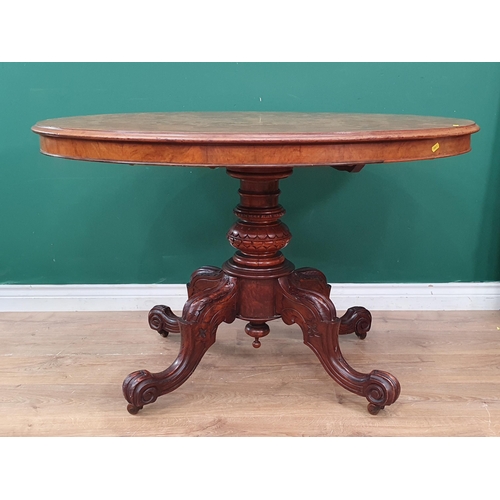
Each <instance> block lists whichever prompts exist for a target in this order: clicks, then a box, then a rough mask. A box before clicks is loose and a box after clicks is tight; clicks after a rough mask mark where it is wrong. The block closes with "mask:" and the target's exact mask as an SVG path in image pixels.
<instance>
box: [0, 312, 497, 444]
mask: <svg viewBox="0 0 500 500" xmlns="http://www.w3.org/2000/svg"><path fill="white" fill-rule="evenodd" d="M176 312H177V313H178V314H180V311H176ZM372 314H373V327H372V330H371V331H370V332H369V333H368V337H367V339H366V340H365V341H359V339H358V338H357V337H356V336H354V335H353V336H343V337H342V338H341V345H342V349H343V351H344V354H345V355H346V356H347V357H348V358H349V360H350V362H351V363H352V364H353V366H355V367H356V368H357V369H359V370H361V371H364V370H369V369H370V367H371V366H372V365H373V364H374V362H375V361H376V362H377V363H380V364H382V365H383V366H384V367H385V368H387V369H388V370H390V371H391V372H393V373H397V374H398V378H399V379H400V380H401V383H402V386H403V389H404V390H403V392H402V393H401V396H400V398H399V399H398V402H397V404H394V405H392V406H389V407H388V408H387V409H386V410H385V411H384V412H380V413H379V415H378V416H377V417H373V416H371V415H370V414H368V413H367V412H366V410H365V405H364V403H363V401H362V400H361V399H360V398H359V397H358V396H356V395H355V394H352V393H351V392H349V391H347V390H345V389H343V388H342V387H340V386H338V385H337V384H332V382H331V379H330V377H329V376H328V375H327V374H326V373H325V371H324V370H323V368H322V367H321V365H320V364H319V363H318V361H317V358H316V356H315V355H314V353H313V352H312V351H310V350H309V349H306V348H304V345H303V344H302V333H301V331H300V329H299V328H298V327H297V326H287V325H285V324H283V323H282V322H281V321H273V322H272V323H271V324H270V326H271V330H272V333H271V334H270V335H269V336H268V337H266V339H265V348H260V349H254V348H253V347H252V345H251V343H250V342H249V341H248V336H247V334H246V333H245V331H244V325H245V323H246V322H244V321H241V320H236V321H235V322H234V323H232V324H231V325H227V324H224V323H223V324H222V325H221V326H220V327H219V330H218V339H217V342H216V344H215V345H214V346H213V347H212V348H211V349H210V350H209V351H208V353H207V354H206V356H205V357H204V359H203V360H202V362H201V363H200V365H199V366H198V369H197V370H196V371H195V373H194V374H193V376H192V377H191V379H190V380H189V381H188V382H187V383H186V384H184V385H183V386H182V387H181V388H179V390H177V391H174V392H172V393H171V394H170V395H169V396H167V397H164V398H160V399H159V400H158V402H157V403H156V404H155V405H152V406H151V407H150V408H148V411H147V412H144V413H143V414H142V415H141V416H140V418H133V417H131V416H129V415H128V414H127V413H126V412H124V408H123V399H122V396H121V392H120V384H121V381H122V379H123V376H124V374H126V373H128V372H130V371H132V370H133V369H134V368H135V367H137V366H146V365H148V366H150V367H151V368H156V369H160V368H161V367H162V366H164V364H165V363H166V362H169V361H173V360H174V359H175V357H176V356H177V353H178V351H179V349H180V336H179V335H174V334H171V335H170V336H169V337H168V338H167V339H164V338H162V337H161V336H160V335H155V334H154V333H153V332H151V330H149V328H147V326H146V325H147V316H148V313H147V311H135V312H79V313H76V312H64V313H62V312H57V313H53V312H51V313H18V312H17V313H0V373H1V377H0V436H478V437H479V436H486V437H494V436H497V437H498V436H500V364H499V362H498V360H499V359H500V343H499V342H498V337H499V335H500V332H499V330H498V328H500V312H499V311H446V312H444V311H391V312H389V311H374V312H373V313H372ZM263 347H264V346H263Z"/></svg>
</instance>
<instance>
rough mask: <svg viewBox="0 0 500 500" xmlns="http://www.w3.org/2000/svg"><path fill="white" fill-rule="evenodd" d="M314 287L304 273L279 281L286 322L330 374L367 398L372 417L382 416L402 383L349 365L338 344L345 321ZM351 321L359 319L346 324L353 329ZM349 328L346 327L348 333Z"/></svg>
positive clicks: (390, 377) (396, 395)
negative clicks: (298, 329)
mask: <svg viewBox="0 0 500 500" xmlns="http://www.w3.org/2000/svg"><path fill="white" fill-rule="evenodd" d="M310 284H311V282H310V281H309V280H305V279H304V277H303V276H301V273H300V270H298V272H293V273H291V274H290V275H289V276H285V277H282V278H279V286H280V291H281V297H280V299H279V300H278V304H279V306H280V307H279V312H280V314H281V317H282V319H283V321H284V322H285V323H286V324H292V323H296V324H298V325H299V326H300V327H301V329H302V332H303V334H304V343H305V344H306V345H307V346H309V347H310V348H311V349H312V350H313V352H314V353H315V354H316V356H317V357H318V359H319V360H320V362H321V364H322V365H323V367H324V368H325V370H326V371H327V373H328V374H329V375H330V376H331V377H332V378H333V379H334V380H335V381H336V382H337V383H338V384H340V385H341V386H342V387H344V389H347V390H348V391H350V392H353V393H354V394H358V395H360V396H364V397H365V398H366V399H367V400H368V403H369V405H368V411H369V412H370V413H372V414H376V413H378V412H379V411H380V410H381V409H382V408H384V407H385V406H388V405H390V404H392V403H394V402H395V401H396V400H397V398H398V396H399V393H400V385H399V382H398V381H397V380H396V378H395V377H393V376H392V375H391V374H389V373H387V372H383V371H379V370H374V371H372V372H371V373H369V374H365V373H360V372H358V371H356V370H354V369H353V368H352V367H351V366H350V365H349V364H348V363H347V361H346V360H345V359H344V357H343V355H342V352H341V350H340V346H339V342H338V337H339V335H340V333H341V330H342V319H340V318H337V316H336V312H335V307H334V305H333V303H332V302H331V300H330V299H329V298H328V297H326V296H325V294H324V293H322V291H321V290H320V289H318V288H317V287H316V286H310ZM349 318H355V315H351V313H350V315H349V316H348V317H347V318H346V321H345V325H348V326H349V328H352V327H353V326H354V325H355V324H356V321H355V320H354V319H353V320H352V321H351V319H349ZM347 328H348V327H347V326H344V329H345V331H346V330H347ZM354 331H356V330H354Z"/></svg>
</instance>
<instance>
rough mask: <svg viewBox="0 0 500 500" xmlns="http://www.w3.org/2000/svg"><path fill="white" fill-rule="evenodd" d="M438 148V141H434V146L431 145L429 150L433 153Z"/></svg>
mask: <svg viewBox="0 0 500 500" xmlns="http://www.w3.org/2000/svg"><path fill="white" fill-rule="evenodd" d="M438 149H439V142H436V144H434V146H432V148H431V150H432V152H433V153H435V152H436V151H437V150H438Z"/></svg>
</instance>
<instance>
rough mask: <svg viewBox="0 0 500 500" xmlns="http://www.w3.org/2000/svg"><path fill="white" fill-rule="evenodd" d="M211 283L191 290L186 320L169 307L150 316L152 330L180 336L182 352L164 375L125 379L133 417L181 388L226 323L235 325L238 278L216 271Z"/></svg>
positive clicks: (139, 374) (134, 375)
mask: <svg viewBox="0 0 500 500" xmlns="http://www.w3.org/2000/svg"><path fill="white" fill-rule="evenodd" d="M203 272H204V271H203ZM195 274H196V273H195ZM215 276H217V277H215ZM208 283H209V284H210V286H208V285H207V286H200V287H198V288H196V287H194V288H191V293H190V297H189V299H188V301H187V302H186V304H185V306H184V309H183V312H182V317H180V318H179V317H177V316H175V315H174V314H173V313H172V311H171V310H170V308H168V307H165V306H156V307H155V308H153V309H152V311H151V312H150V324H151V326H152V328H154V329H155V330H158V331H160V330H162V329H163V330H166V331H179V332H180V334H181V347H180V352H179V354H178V356H177V358H176V359H175V361H174V362H173V363H172V365H171V366H170V367H169V368H167V369H166V370H164V371H162V372H159V373H150V372H149V371H147V370H139V371H136V372H133V373H131V374H130V375H129V376H128V377H127V378H126V379H125V381H124V382H123V394H124V396H125V398H126V400H127V401H128V402H129V405H128V407H127V409H128V411H129V413H131V414H133V415H135V414H136V413H137V412H138V411H139V410H140V409H142V408H143V407H144V405H147V404H150V403H154V402H155V401H156V399H157V398H158V397H160V396H162V395H164V394H167V393H169V392H172V391H173V390H175V389H177V388H178V387H179V386H181V385H182V384H183V383H184V382H185V381H186V380H187V379H188V378H189V377H190V376H191V374H192V373H193V372H194V370H195V369H196V367H197V366H198V363H199V362H200V361H201V358H202V357H203V355H204V354H205V352H206V351H207V350H208V349H209V347H210V346H211V345H212V344H213V343H214V342H215V333H216V330H217V327H218V326H219V325H220V324H221V323H222V322H226V323H231V322H232V321H234V319H235V317H236V296H237V295H236V292H237V281H236V278H234V277H231V276H226V275H225V274H223V272H222V271H221V270H220V269H218V270H217V269H216V268H212V273H211V278H210V279H209V280H208ZM205 284H206V283H205ZM188 290H189V285H188Z"/></svg>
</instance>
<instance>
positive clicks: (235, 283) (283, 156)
mask: <svg viewBox="0 0 500 500" xmlns="http://www.w3.org/2000/svg"><path fill="white" fill-rule="evenodd" d="M32 130H33V131H34V132H36V133H37V134H39V135H40V144H41V152H42V153H44V154H46V155H50V156H55V157H61V158H71V159H75V160H88V161H100V162H108V163H126V164H136V165H162V166H199V167H225V168H226V169H227V173H228V174H229V175H230V176H231V177H234V178H236V179H238V180H239V181H240V189H239V194H240V203H239V205H237V206H236V208H235V210H234V213H235V215H236V216H237V218H238V220H237V221H236V222H235V224H234V225H233V226H232V227H231V229H230V230H229V232H228V234H227V237H228V239H229V242H230V244H231V245H232V246H233V247H234V248H235V249H236V252H235V254H234V255H233V257H232V258H230V259H229V260H228V261H226V262H225V263H224V264H223V266H222V268H217V267H212V266H209V267H202V268H201V269H198V270H197V271H195V272H194V273H193V274H192V275H191V279H190V282H189V283H188V285H187V291H188V300H187V302H186V304H185V306H184V308H183V311H182V315H181V316H180V317H178V316H176V315H175V314H174V313H173V312H172V311H171V309H170V308H169V307H167V306H164V305H158V306H155V307H154V308H153V309H152V310H151V311H150V312H149V324H150V326H151V328H153V329H154V330H157V331H158V332H159V333H160V334H162V335H163V336H167V335H168V334H169V333H170V332H176V333H180V334H181V347H180V352H179V354H178V356H177V358H176V359H175V361H174V362H173V363H172V365H171V366H170V367H168V368H167V369H165V370H164V371H162V372H160V373H150V372H149V371H147V370H140V371H136V372H133V373H131V374H130V375H129V376H128V377H127V378H126V379H125V381H124V383H123V393H124V396H125V398H126V399H127V401H128V403H129V404H128V407H127V409H128V411H129V412H130V413H132V414H136V413H137V412H138V411H139V410H140V409H142V408H143V407H144V405H147V404H150V403H153V402H154V401H156V399H157V398H158V397H159V396H162V395H164V394H167V393H169V392H171V391H173V390H175V389H177V388H178V387H179V386H180V385H181V384H183V383H184V382H185V381H186V380H187V379H188V378H189V376H190V375H191V374H192V373H193V372H194V370H195V369H196V367H197V365H198V363H199V362H200V360H201V358H202V357H203V355H204V354H205V352H206V351H207V350H208V348H209V347H210V346H211V345H212V344H213V343H214V342H215V334H216V330H217V327H218V325H219V324H221V323H222V322H226V323H231V322H232V321H234V319H235V318H240V319H243V320H245V321H247V322H248V324H247V325H246V327H245V332H246V333H247V334H248V335H250V336H251V337H253V339H254V340H253V346H254V347H259V346H260V345H261V342H260V339H261V338H262V337H264V336H265V335H267V334H268V333H269V326H268V325H267V323H268V322H269V321H271V320H275V319H278V318H281V319H282V320H283V321H284V322H285V323H286V324H292V323H296V324H298V325H299V326H300V328H301V329H302V331H303V335H304V343H305V344H306V345H308V346H309V347H310V348H311V349H312V350H313V351H314V353H315V354H316V355H317V356H318V358H319V360H320V362H321V363H322V365H323V366H324V368H325V370H326V371H327V373H328V374H329V375H330V376H331V377H332V378H333V379H334V380H335V381H336V382H337V383H339V384H340V385H341V386H342V387H344V388H345V389H347V390H348V391H351V392H353V393H355V394H358V395H360V396H364V397H365V398H366V399H367V400H368V403H369V404H368V411H369V412H370V413H371V414H377V413H378V412H379V411H380V410H381V409H382V408H384V407H385V406H387V405H390V404H392V403H394V402H395V401H396V400H397V398H398V396H399V393H400V385H399V382H398V381H397V379H396V378H395V377H394V376H393V375H391V374H389V373H387V372H384V371H379V370H373V371H372V372H370V373H360V372H358V371H356V370H355V369H353V368H352V367H351V366H350V365H349V364H348V363H347V361H346V360H345V359H344V357H343V355H342V352H341V350H340V346H339V341H338V337H339V335H343V334H349V333H355V334H356V335H357V336H358V337H360V338H362V339H363V338H365V336H366V333H367V332H368V330H369V329H370V326H371V319H372V318H371V314H370V312H369V311H368V310H366V309H365V308H364V307H361V306H355V307H351V308H350V309H348V310H347V312H346V313H345V314H344V315H343V316H341V317H338V316H337V313H336V310H335V306H334V304H333V302H332V301H331V300H330V286H329V285H328V283H327V280H326V278H325V276H324V274H323V273H322V272H320V271H318V270H316V269H313V268H300V269H295V268H294V265H293V264H292V263H291V262H290V261H288V260H287V259H285V257H284V256H283V254H282V253H281V250H282V249H283V248H284V247H285V246H286V245H287V244H288V242H289V241H290V239H291V234H290V231H289V229H288V227H287V226H286V225H285V224H284V223H283V222H281V221H280V218H281V217H282V216H283V215H284V213H285V210H284V209H283V207H282V206H281V205H280V204H279V203H278V197H279V194H280V190H279V181H280V180H281V179H284V178H286V177H288V176H289V175H290V174H291V173H292V171H293V168H295V167H315V166H331V167H334V168H336V169H339V170H344V171H347V172H359V171H360V170H361V169H362V168H363V167H364V166H365V165H367V164H372V163H388V162H403V161H413V160H430V159H437V158H444V157H447V156H454V155H459V154H463V153H467V152H468V151H470V140H471V134H473V133H475V132H477V131H478V130H479V127H478V126H477V125H476V124H475V123H474V122H472V121H469V120H462V119H456V118H436V117H422V116H403V115H376V114H337V113H270V112H269V113H259V112H228V113H195V112H187V113H138V114H117V115H95V116H78V117H70V118H58V119H52V120H46V121H42V122H39V123H37V124H36V125H35V126H34V127H33V129H32Z"/></svg>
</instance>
